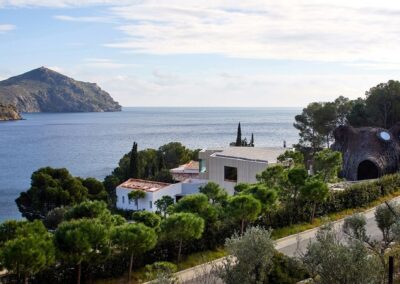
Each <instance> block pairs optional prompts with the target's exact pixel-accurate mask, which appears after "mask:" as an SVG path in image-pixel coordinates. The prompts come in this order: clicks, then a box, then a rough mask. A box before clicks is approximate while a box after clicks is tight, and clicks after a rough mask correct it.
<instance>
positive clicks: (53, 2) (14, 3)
mask: <svg viewBox="0 0 400 284" xmlns="http://www.w3.org/2000/svg"><path fill="white" fill-rule="evenodd" d="M128 3H132V1H129V0H118V1H116V0H0V7H49V8H70V7H86V6H99V5H104V6H116V5H124V4H125V5H126V4H128Z"/></svg>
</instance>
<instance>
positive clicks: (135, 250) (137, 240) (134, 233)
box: [111, 223, 157, 282]
mask: <svg viewBox="0 0 400 284" xmlns="http://www.w3.org/2000/svg"><path fill="white" fill-rule="evenodd" d="M111 240H112V243H113V244H114V245H115V246H116V248H117V249H119V250H121V251H123V252H125V253H127V254H128V255H129V256H130V258H129V273H128V282H130V281H131V274H132V266H133V258H134V257H135V256H139V255H141V254H143V253H145V252H146V251H149V250H151V249H152V248H154V247H155V245H156V244H157V234H156V232H155V231H154V229H152V228H149V227H147V226H145V225H143V224H141V223H136V224H124V225H122V226H117V227H115V228H114V229H113V231H112V233H111Z"/></svg>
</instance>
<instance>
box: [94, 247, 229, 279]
mask: <svg viewBox="0 0 400 284" xmlns="http://www.w3.org/2000/svg"><path fill="white" fill-rule="evenodd" d="M226 255H227V253H226V251H225V250H224V249H223V248H218V249H216V250H207V251H202V252H196V253H193V254H191V255H187V256H185V257H183V258H182V260H181V262H180V263H176V262H173V263H175V264H176V265H177V266H178V271H182V270H185V269H188V268H191V267H194V266H197V265H200V264H203V263H206V262H210V261H213V260H216V259H218V258H221V257H224V256H226ZM127 279H128V273H125V274H124V275H123V276H121V277H118V278H113V279H99V280H96V281H95V283H96V284H126V283H127ZM150 280H152V279H147V277H146V271H145V268H144V267H142V268H140V269H137V270H135V271H133V272H132V281H131V283H132V284H133V283H134V284H137V283H144V282H146V281H150Z"/></svg>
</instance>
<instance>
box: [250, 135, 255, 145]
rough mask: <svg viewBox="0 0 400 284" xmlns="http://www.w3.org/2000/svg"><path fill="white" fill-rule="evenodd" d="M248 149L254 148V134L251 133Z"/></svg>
mask: <svg viewBox="0 0 400 284" xmlns="http://www.w3.org/2000/svg"><path fill="white" fill-rule="evenodd" d="M250 147H254V133H251V139H250Z"/></svg>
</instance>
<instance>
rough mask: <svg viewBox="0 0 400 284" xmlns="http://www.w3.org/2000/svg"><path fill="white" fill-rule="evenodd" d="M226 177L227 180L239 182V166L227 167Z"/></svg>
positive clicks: (225, 169)
mask: <svg viewBox="0 0 400 284" xmlns="http://www.w3.org/2000/svg"><path fill="white" fill-rule="evenodd" d="M224 179H225V180H226V181H232V182H237V168H235V167H226V166H225V168H224Z"/></svg>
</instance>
